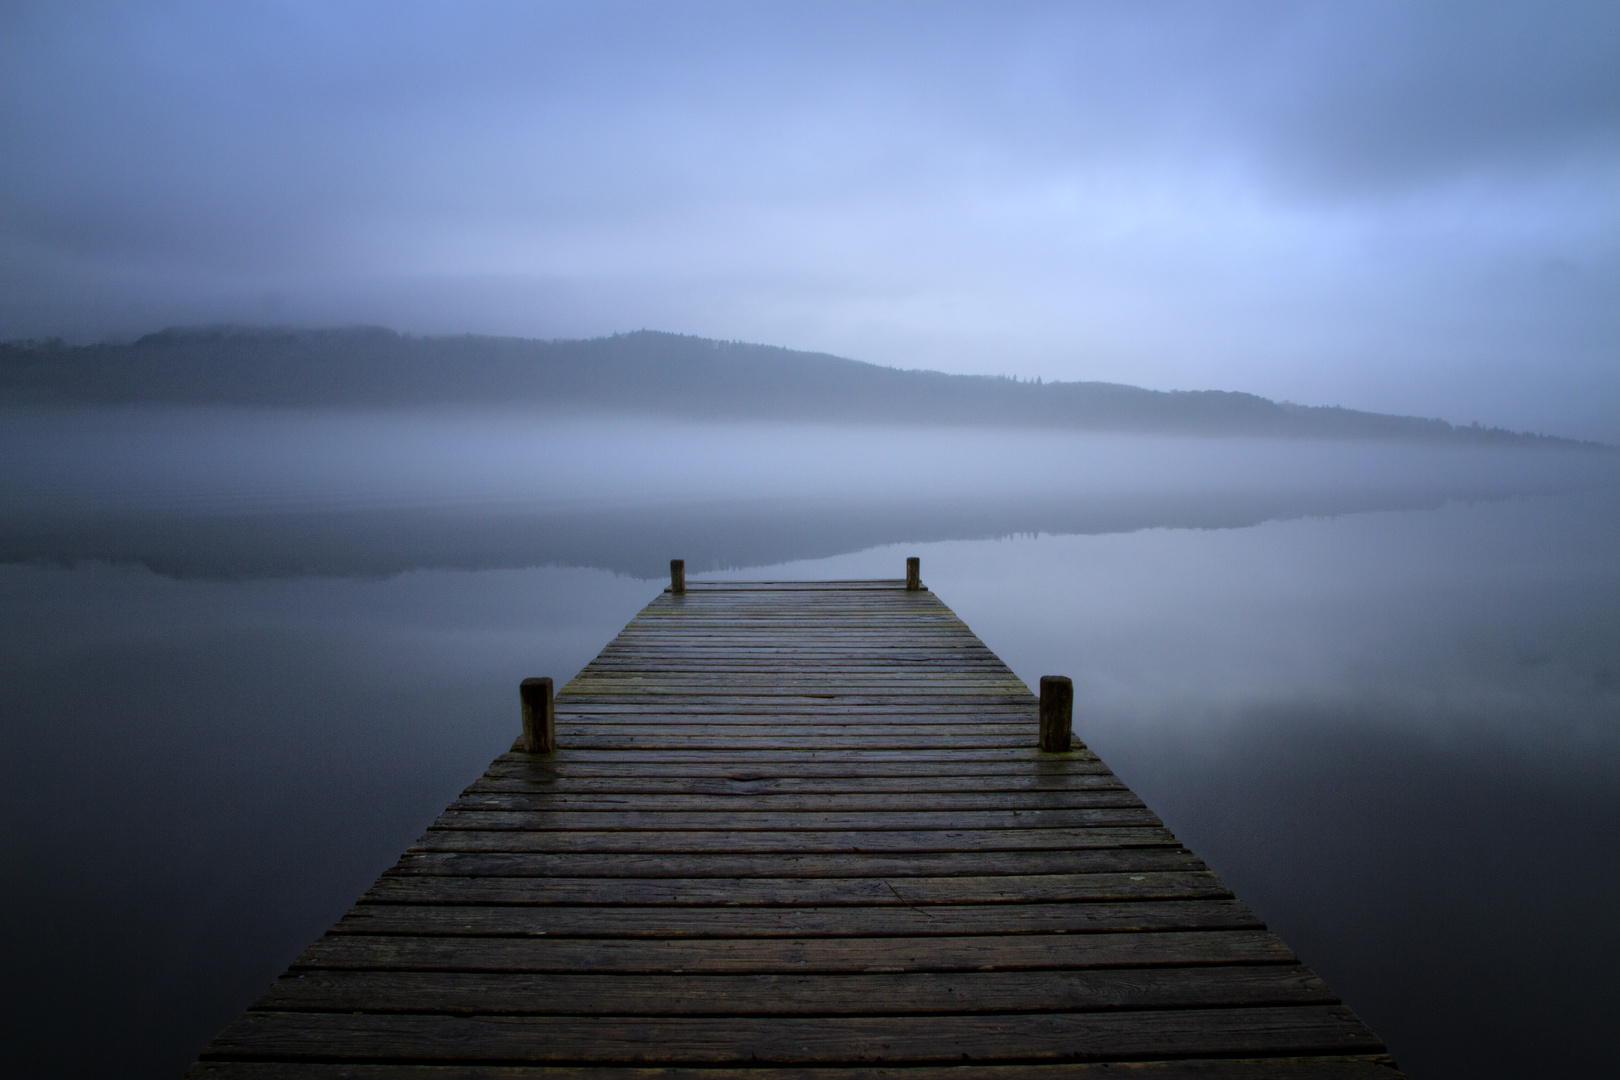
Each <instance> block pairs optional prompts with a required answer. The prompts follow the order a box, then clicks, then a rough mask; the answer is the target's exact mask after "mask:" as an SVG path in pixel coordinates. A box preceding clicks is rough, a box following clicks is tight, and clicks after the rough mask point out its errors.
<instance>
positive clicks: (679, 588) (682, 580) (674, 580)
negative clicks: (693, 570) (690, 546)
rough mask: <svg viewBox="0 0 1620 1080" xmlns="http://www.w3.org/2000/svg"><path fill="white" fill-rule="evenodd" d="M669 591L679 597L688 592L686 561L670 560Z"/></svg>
mask: <svg viewBox="0 0 1620 1080" xmlns="http://www.w3.org/2000/svg"><path fill="white" fill-rule="evenodd" d="M669 591H670V592H672V593H675V594H676V595H677V596H679V595H680V594H681V593H683V592H685V591H686V560H685V559H671V560H669Z"/></svg>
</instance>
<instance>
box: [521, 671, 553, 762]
mask: <svg viewBox="0 0 1620 1080" xmlns="http://www.w3.org/2000/svg"><path fill="white" fill-rule="evenodd" d="M518 697H519V698H521V699H522V700H523V750H524V752H525V753H529V754H549V753H551V752H552V751H553V750H555V749H557V710H556V708H555V706H554V704H553V702H552V699H551V680H550V679H524V680H523V681H522V682H521V683H519V684H518Z"/></svg>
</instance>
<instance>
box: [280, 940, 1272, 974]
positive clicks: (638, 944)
mask: <svg viewBox="0 0 1620 1080" xmlns="http://www.w3.org/2000/svg"><path fill="white" fill-rule="evenodd" d="M1298 962H1299V960H1298V958H1297V957H1295V956H1294V954H1293V953H1292V952H1290V951H1289V950H1288V946H1286V945H1284V944H1283V943H1282V941H1281V940H1279V939H1278V938H1277V936H1276V935H1275V934H1271V933H1268V932H1266V931H1263V930H1218V931H1215V930H1212V931H1205V930H1186V931H1162V932H1161V931H1154V932H1144V933H1135V932H1133V933H1112V932H1098V933H1089V934H1007V935H975V936H972V937H955V936H947V935H936V936H932V937H900V938H885V937H819V938H672V939H667V940H665V939H655V938H647V939H642V938H553V937H550V936H546V937H525V938H490V937H478V936H466V937H458V936H422V937H409V936H403V935H388V934H380V935H370V934H329V935H327V936H326V937H324V938H322V939H320V940H319V941H317V942H315V943H314V944H312V945H310V946H309V948H307V949H305V950H304V951H303V952H302V953H301V954H299V956H298V958H297V959H296V960H294V961H293V965H292V967H291V968H290V969H289V970H291V971H293V972H295V973H296V972H299V971H303V970H304V969H307V968H335V969H350V970H368V971H383V970H394V971H483V972H499V971H515V972H528V973H530V974H537V973H540V972H561V973H566V972H571V971H572V972H583V971H598V972H609V971H612V972H630V973H637V974H693V975H695V974H707V975H747V974H767V973H773V972H774V973H778V974H799V975H803V974H812V973H819V974H825V975H839V974H844V975H867V974H896V973H899V972H907V971H1015V970H1023V971H1035V970H1067V971H1075V970H1081V969H1086V968H1119V967H1167V966H1177V967H1194V966H1197V967H1202V966H1208V965H1220V964H1297V963H1298Z"/></svg>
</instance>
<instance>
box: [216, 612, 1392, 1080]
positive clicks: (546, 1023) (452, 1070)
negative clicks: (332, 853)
mask: <svg viewBox="0 0 1620 1080" xmlns="http://www.w3.org/2000/svg"><path fill="white" fill-rule="evenodd" d="M516 712H517V709H516V707H515V705H514V721H516ZM554 721H555V732H556V745H557V749H556V750H555V751H554V752H552V753H549V754H531V753H527V752H525V745H526V744H525V742H524V739H523V738H521V737H520V738H519V739H518V741H517V742H516V743H515V744H514V747H513V751H512V752H510V753H507V754H504V755H502V756H501V757H499V758H497V759H496V760H495V762H494V763H493V764H491V766H490V768H489V770H488V772H486V773H485V774H484V776H483V777H481V778H480V779H478V780H477V781H476V782H474V783H473V784H472V785H471V786H469V787H468V788H467V789H466V791H464V792H463V793H462V795H461V797H460V798H458V799H457V800H456V801H455V802H453V803H452V804H451V805H450V806H449V807H447V808H446V810H445V811H444V813H443V814H441V815H440V817H439V818H438V819H437V820H436V821H435V822H434V823H433V825H432V827H431V828H430V829H429V830H428V831H427V833H426V834H425V835H423V837H422V838H421V839H420V840H419V841H418V842H417V843H416V844H414V845H412V846H411V848H410V849H409V850H407V851H406V852H405V854H404V855H403V856H402V858H401V859H400V861H399V862H398V863H397V864H396V865H395V866H394V867H393V868H392V869H390V870H388V871H387V872H386V873H384V874H383V876H382V877H381V878H380V879H379V880H378V881H377V882H376V884H375V885H373V887H372V888H371V889H370V890H369V891H368V892H367V893H366V894H365V896H363V897H361V899H360V901H359V903H357V904H356V905H355V907H354V908H353V909H352V910H351V911H350V912H349V913H348V914H347V915H346V916H344V918H343V919H342V920H341V921H340V922H339V923H338V924H337V925H336V926H334V927H333V928H332V929H331V930H330V931H329V932H328V933H327V934H326V935H325V936H324V937H323V938H321V939H320V940H319V941H317V942H315V943H314V944H312V945H311V946H310V947H309V948H308V949H306V950H305V951H304V952H303V953H302V954H301V955H300V956H299V957H298V958H297V959H296V960H295V961H294V963H293V964H292V966H291V967H290V968H289V969H288V971H287V972H286V974H285V975H283V976H282V977H281V978H280V979H279V980H277V981H276V983H275V984H274V985H273V986H272V987H271V988H270V989H269V990H268V991H266V992H265V993H264V995H263V996H262V997H260V998H259V1000H258V1001H256V1002H255V1003H254V1004H253V1005H252V1007H251V1008H250V1009H249V1010H248V1011H247V1012H245V1013H243V1014H242V1016H241V1017H239V1018H238V1019H237V1020H236V1021H234V1022H233V1023H231V1024H230V1025H229V1026H228V1027H227V1028H226V1029H225V1030H224V1031H223V1032H222V1033H221V1034H220V1035H219V1037H218V1038H217V1039H215V1040H214V1042H213V1043H211V1044H210V1045H209V1046H208V1047H207V1048H206V1050H205V1051H204V1053H203V1055H202V1057H201V1058H200V1059H199V1060H198V1062H197V1063H196V1064H195V1065H194V1066H193V1067H192V1069H191V1071H190V1072H189V1073H188V1074H187V1076H188V1077H190V1078H193V1080H195V1078H201V1077H217V1078H221V1080H279V1078H291V1077H301V1078H306V1080H338V1078H347V1080H430V1078H432V1080H473V1078H481V1080H573V1078H582V1077H586V1076H589V1077H592V1078H595V1080H764V1078H765V1077H767V1076H768V1077H770V1078H771V1080H878V1078H879V1077H883V1078H885V1080H896V1078H900V1080H946V1078H947V1075H948V1077H949V1080H1014V1078H1015V1077H1016V1078H1031V1080H1040V1078H1051V1080H1060V1078H1073V1080H1087V1078H1092V1077H1101V1076H1104V1075H1106V1076H1110V1077H1134V1078H1139V1080H1192V1078H1218V1077H1252V1078H1256V1080H1293V1078H1304V1077H1324V1078H1336V1080H1375V1078H1393V1077H1397V1076H1399V1074H1398V1073H1397V1072H1396V1071H1395V1070H1394V1065H1393V1062H1392V1061H1391V1060H1390V1059H1389V1057H1388V1056H1387V1055H1386V1053H1385V1051H1384V1047H1383V1046H1382V1045H1381V1044H1380V1043H1379V1041H1378V1039H1377V1037H1376V1036H1375V1035H1373V1033H1372V1032H1371V1031H1369V1030H1368V1029H1367V1027H1366V1026H1365V1025H1364V1024H1362V1023H1361V1021H1360V1020H1358V1019H1357V1018H1356V1016H1355V1015H1354V1014H1353V1013H1352V1012H1351V1011H1350V1010H1349V1009H1348V1008H1347V1007H1346V1006H1345V1005H1344V1004H1343V1003H1341V1002H1340V1001H1339V1000H1338V999H1337V998H1336V997H1335V996H1334V995H1333V993H1332V991H1331V990H1330V989H1329V988H1328V987H1327V986H1326V985H1324V984H1323V982H1322V981H1321V980H1320V979H1319V978H1317V977H1316V975H1315V974H1314V973H1312V972H1311V971H1310V969H1308V968H1306V967H1305V966H1303V965H1302V964H1301V963H1300V962H1299V959H1298V958H1297V957H1296V956H1295V955H1294V954H1293V953H1292V952H1291V951H1290V950H1289V949H1288V947H1287V946H1286V945H1285V944H1284V943H1283V942H1282V941H1281V940H1280V939H1279V938H1277V937H1276V935H1274V934H1272V933H1270V932H1269V931H1267V930H1266V928H1265V927H1264V926H1263V925H1262V924H1261V923H1260V921H1259V920H1258V919H1256V918H1255V916H1254V914H1253V913H1252V912H1250V911H1249V910H1248V909H1247V908H1246V907H1245V906H1244V905H1243V904H1242V903H1241V902H1240V901H1239V900H1237V899H1236V898H1235V897H1233V896H1232V894H1231V892H1230V891H1229V890H1228V889H1227V888H1226V886H1225V885H1224V884H1223V883H1222V882H1221V880H1220V879H1219V878H1218V877H1217V876H1216V875H1215V874H1214V873H1212V872H1211V871H1210V870H1209V868H1208V867H1206V866H1205V865H1204V864H1203V863H1202V862H1201V861H1200V860H1199V859H1198V858H1197V856H1195V855H1194V854H1193V853H1192V852H1190V851H1188V850H1187V849H1186V848H1185V847H1183V846H1182V845H1181V844H1180V843H1179V842H1178V841H1177V840H1176V838H1175V836H1174V835H1173V834H1171V832H1170V831H1169V830H1168V829H1166V828H1165V827H1164V824H1163V822H1161V821H1160V820H1159V819H1158V818H1157V817H1155V816H1154V815H1153V813H1152V811H1151V810H1150V809H1148V808H1147V807H1146V806H1144V805H1143V804H1142V802H1141V800H1140V799H1138V798H1137V797H1136V796H1135V794H1133V793H1132V792H1131V791H1130V790H1129V789H1128V788H1126V786H1125V785H1124V784H1123V783H1121V782H1120V780H1119V779H1118V778H1117V777H1116V776H1114V774H1113V773H1112V772H1110V771H1109V770H1108V768H1107V766H1105V765H1104V764H1103V763H1102V762H1101V761H1099V760H1098V759H1097V757H1096V755H1094V754H1092V753H1091V752H1090V751H1089V750H1088V749H1087V748H1086V747H1085V746H1084V745H1083V744H1082V743H1080V742H1079V741H1078V740H1076V741H1075V742H1074V744H1073V746H1072V748H1071V749H1070V750H1068V751H1066V752H1061V753H1046V752H1042V751H1041V750H1040V749H1039V748H1038V738H1039V715H1038V710H1037V702H1036V699H1035V697H1034V696H1033V695H1032V694H1031V693H1030V691H1029V688H1028V687H1027V686H1026V685H1025V684H1024V683H1023V682H1022V681H1021V680H1020V679H1019V678H1018V677H1017V676H1016V675H1014V674H1013V672H1012V671H1010V670H1009V669H1008V668H1007V667H1006V665H1005V664H1003V663H1002V662H1001V661H1000V659H998V658H997V657H996V656H995V654H994V653H992V652H991V651H990V650H989V649H987V648H986V647H985V646H984V644H983V643H982V642H980V641H979V640H978V638H977V637H975V636H974V635H973V633H972V631H970V630H969V629H968V627H967V626H966V625H964V624H963V623H962V622H961V620H960V619H958V618H957V617H956V616H955V615H954V614H953V613H952V612H951V611H950V609H949V608H947V607H946V606H945V605H944V604H943V603H941V602H940V601H939V599H938V598H937V597H935V596H934V595H933V594H932V593H931V592H929V591H927V589H926V588H919V589H915V590H908V589H907V588H906V582H905V581H904V580H894V581H851V582H774V583H773V582H742V583H703V582H698V581H688V582H686V591H685V592H684V593H680V594H676V593H673V592H670V591H666V592H665V593H664V594H662V595H661V596H659V597H658V598H657V599H655V600H654V601H653V602H652V603H651V604H649V605H648V606H647V608H646V609H644V610H643V611H642V612H641V613H640V614H639V615H638V616H637V617H636V618H635V619H634V620H632V622H631V623H630V624H629V625H628V626H626V627H625V629H624V630H623V632H621V633H620V634H619V635H618V637H616V638H615V639H614V640H613V641H612V642H610V643H609V644H608V645H607V647H606V648H604V649H603V650H602V652H601V654H600V655H599V656H598V657H597V658H596V659H595V660H594V661H593V662H592V663H591V664H589V665H588V666H587V667H586V668H585V669H584V670H583V671H581V672H580V673H579V674H578V676H576V677H575V678H574V679H573V680H572V681H571V682H569V683H568V684H567V685H566V686H564V687H563V688H562V690H561V691H560V692H558V693H557V694H556V697H555V701H554ZM532 727H533V724H532V723H531V728H532ZM527 745H530V746H533V745H535V743H534V741H533V732H532V731H531V732H530V742H529V743H528V744H527ZM947 1069H948V1070H949V1072H948V1074H947V1073H946V1072H945V1070H947Z"/></svg>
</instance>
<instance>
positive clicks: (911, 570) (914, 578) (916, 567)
mask: <svg viewBox="0 0 1620 1080" xmlns="http://www.w3.org/2000/svg"><path fill="white" fill-rule="evenodd" d="M921 588H922V560H921V559H919V558H917V556H915V555H913V556H911V557H910V558H909V559H907V560H906V592H917V591H918V590H919V589H921Z"/></svg>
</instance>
